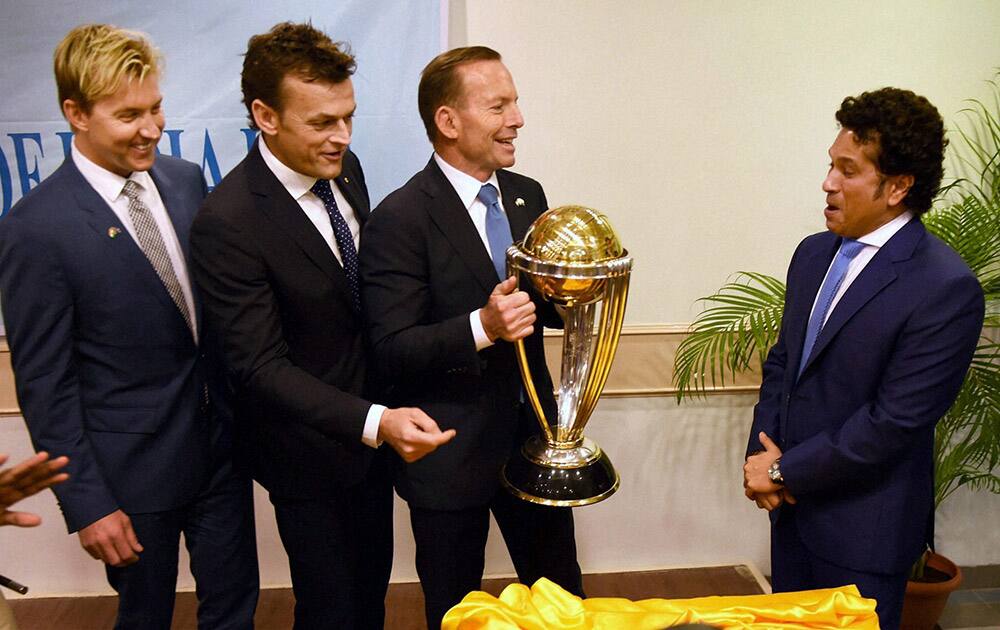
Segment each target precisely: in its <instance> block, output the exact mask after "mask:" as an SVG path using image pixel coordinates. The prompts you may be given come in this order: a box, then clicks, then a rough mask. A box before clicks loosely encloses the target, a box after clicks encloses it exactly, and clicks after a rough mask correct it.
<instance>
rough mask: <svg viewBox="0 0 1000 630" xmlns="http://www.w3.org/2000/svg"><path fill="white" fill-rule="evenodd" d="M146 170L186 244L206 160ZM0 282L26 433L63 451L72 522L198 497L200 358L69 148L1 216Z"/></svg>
mask: <svg viewBox="0 0 1000 630" xmlns="http://www.w3.org/2000/svg"><path fill="white" fill-rule="evenodd" d="M150 174H151V176H152V178H153V181H154V182H155V183H156V187H157V190H158V191H159V194H160V197H161V198H162V200H163V203H164V205H165V206H166V209H167V212H168V214H169V215H170V219H171V221H172V222H173V225H174V230H175V231H176V233H177V237H178V240H179V241H180V243H181V246H182V248H184V250H185V255H186V254H187V251H186V250H187V241H188V230H189V228H190V225H191V221H192V219H193V218H194V215H195V212H196V211H197V209H198V206H199V204H200V203H201V200H202V199H203V198H204V196H205V193H206V187H205V181H204V178H203V177H202V174H201V171H200V170H199V169H198V167H197V166H196V165H194V164H191V163H189V162H185V161H182V160H178V159H174V158H170V157H165V156H160V157H158V158H157V159H156V163H155V165H154V166H153V168H152V169H151V171H150ZM115 230H117V233H115ZM0 294H2V296H3V313H4V322H5V324H6V328H7V340H8V342H9V345H10V351H11V359H12V362H13V367H14V374H15V381H16V387H17V396H18V400H19V403H20V406H21V412H22V414H23V415H24V418H25V421H26V422H27V425H28V430H29V432H30V434H31V439H32V442H33V443H34V446H35V448H36V449H38V450H46V451H48V452H49V453H50V454H51V455H52V456H53V457H56V456H60V455H68V456H69V458H70V463H69V466H68V468H67V471H68V472H69V474H70V479H69V481H67V482H65V483H63V484H61V485H59V486H56V487H55V488H54V490H55V493H56V496H57V498H58V499H59V503H60V507H61V508H62V510H63V514H64V516H65V518H66V523H67V525H68V527H69V530H70V532H73V531H76V530H78V529H80V528H82V527H85V526H87V525H89V524H91V523H93V522H94V521H96V520H97V519H99V518H101V517H103V516H106V515H107V514H110V513H111V512H113V511H115V510H117V509H122V510H124V511H125V512H126V513H129V512H133V513H138V512H156V511H162V510H167V509H172V508H175V507H178V506H180V505H183V504H184V503H186V502H188V501H190V500H191V499H193V498H194V496H195V494H196V492H197V491H198V490H199V489H200V487H202V486H203V485H204V483H205V481H206V479H207V474H208V470H209V465H210V441H211V439H212V433H213V430H212V429H213V427H209V426H207V422H206V421H205V420H204V418H203V414H201V413H200V412H199V403H200V401H201V400H202V397H201V392H202V389H203V387H204V385H205V382H206V375H207V372H208V371H209V370H208V368H207V365H205V364H204V361H203V360H201V359H200V353H199V349H198V346H197V345H196V344H195V343H194V340H193V339H192V337H191V332H190V330H189V329H188V327H187V325H186V324H185V322H184V319H183V318H182V316H181V314H180V312H179V311H178V310H177V307H176V306H175V305H174V302H173V300H171V298H170V295H169V294H168V293H167V290H166V289H165V288H164V286H163V283H162V282H161V281H160V279H159V278H158V277H157V275H156V272H155V271H154V270H153V267H152V265H151V264H150V263H149V261H148V260H147V259H146V257H145V255H144V254H143V253H142V250H141V249H140V248H139V246H138V245H137V244H136V242H135V241H134V240H133V239H132V237H131V236H130V235H129V233H128V231H127V230H125V227H124V226H123V225H122V223H121V222H120V221H119V220H118V217H117V216H116V215H115V213H114V212H113V211H112V210H111V208H110V207H109V206H108V204H107V203H106V202H105V201H104V200H103V199H102V198H101V196H100V195H99V194H98V193H97V192H96V191H95V190H94V189H93V188H91V186H90V185H89V184H88V183H87V181H86V180H85V179H84V178H83V176H82V175H81V174H80V171H79V170H77V168H76V166H75V165H74V164H73V161H72V159H67V160H66V161H65V162H64V163H63V164H62V166H60V167H59V169H58V170H57V171H56V172H55V173H53V174H52V176H50V177H49V178H47V179H46V180H45V181H43V182H42V183H41V184H40V185H39V186H37V187H36V188H34V189H33V190H32V191H31V192H30V193H28V194H27V195H25V197H24V198H23V199H22V200H21V201H20V202H19V203H18V204H17V205H15V206H14V208H13V209H12V210H11V212H10V214H9V215H8V216H7V217H5V218H4V219H2V220H0ZM196 302H197V300H196ZM199 320H200V318H199ZM213 398H216V399H217V398H219V397H217V396H213Z"/></svg>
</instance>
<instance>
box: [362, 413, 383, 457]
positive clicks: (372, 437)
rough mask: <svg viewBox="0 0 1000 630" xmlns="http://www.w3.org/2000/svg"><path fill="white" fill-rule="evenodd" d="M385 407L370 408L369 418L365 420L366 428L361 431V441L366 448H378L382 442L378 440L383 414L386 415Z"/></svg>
mask: <svg viewBox="0 0 1000 630" xmlns="http://www.w3.org/2000/svg"><path fill="white" fill-rule="evenodd" d="M385 410H386V406H385V405H372V406H371V407H369V408H368V417H366V418H365V428H364V429H363V430H362V431H361V441H362V442H364V443H365V446H370V447H372V448H378V447H379V446H381V445H382V441H381V440H379V439H378V427H379V423H381V422H382V414H383V413H385Z"/></svg>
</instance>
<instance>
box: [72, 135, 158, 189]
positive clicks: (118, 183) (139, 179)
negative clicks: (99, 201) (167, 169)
mask: <svg viewBox="0 0 1000 630" xmlns="http://www.w3.org/2000/svg"><path fill="white" fill-rule="evenodd" d="M70 155H71V156H72V158H73V164H74V165H75V166H76V168H77V170H78V171H80V174H81V175H83V178H84V179H85V180H87V183H88V184H90V187H91V188H93V189H94V190H96V191H97V194H99V195H100V196H101V197H102V198H103V199H104V200H105V201H107V202H108V203H109V204H112V203H114V202H115V201H117V200H118V197H120V196H121V194H122V189H123V188H124V187H125V180H126V179H131V180H133V181H135V183H137V184H139V185H140V186H142V188H143V190H150V189H152V187H153V179H152V178H151V177H150V176H149V172H148V171H132V174H131V175H129V176H128V177H127V178H126V177H122V176H121V175H119V174H118V173H112V172H111V171H109V170H108V169H106V168H104V167H103V166H99V165H98V164H96V163H95V162H94V161H93V160H91V159H90V158H88V157H87V156H86V155H84V154H83V152H81V151H80V149H79V148H78V147H77V146H76V139H75V138H74V139H73V143H72V148H71V149H70Z"/></svg>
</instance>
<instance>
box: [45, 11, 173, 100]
mask: <svg viewBox="0 0 1000 630" xmlns="http://www.w3.org/2000/svg"><path fill="white" fill-rule="evenodd" d="M53 65H54V69H55V75H56V87H57V89H58V91H59V108H60V109H62V104H63V102H64V101H65V100H67V99H70V100H73V101H75V102H76V104H77V105H79V106H80V107H81V108H82V109H83V110H84V111H90V108H91V106H92V105H93V104H94V103H95V102H97V101H99V100H100V99H102V98H105V97H107V96H111V95H112V94H114V93H115V92H117V91H118V88H119V87H121V84H122V81H123V80H125V79H128V80H130V81H132V80H137V81H142V80H143V79H144V78H145V77H146V76H147V75H149V74H154V73H159V72H160V69H161V68H162V65H163V61H162V58H161V57H160V52H159V51H158V50H157V49H156V48H155V47H153V44H152V43H151V42H150V41H149V38H148V37H147V36H146V35H145V34H144V33H140V32H137V31H127V30H125V29H121V28H118V27H116V26H111V25H109V24H84V25H82V26H77V27H76V28H74V29H73V30H71V31H70V32H69V33H67V34H66V37H64V38H63V40H62V41H61V42H59V45H58V46H56V51H55V54H54V55H53Z"/></svg>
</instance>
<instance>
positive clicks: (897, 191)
mask: <svg viewBox="0 0 1000 630" xmlns="http://www.w3.org/2000/svg"><path fill="white" fill-rule="evenodd" d="M911 188H913V175H894V176H892V177H890V178H889V197H888V199H886V203H888V204H889V206H898V205H900V204H902V203H903V199H905V198H906V193H908V192H910V189H911Z"/></svg>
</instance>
